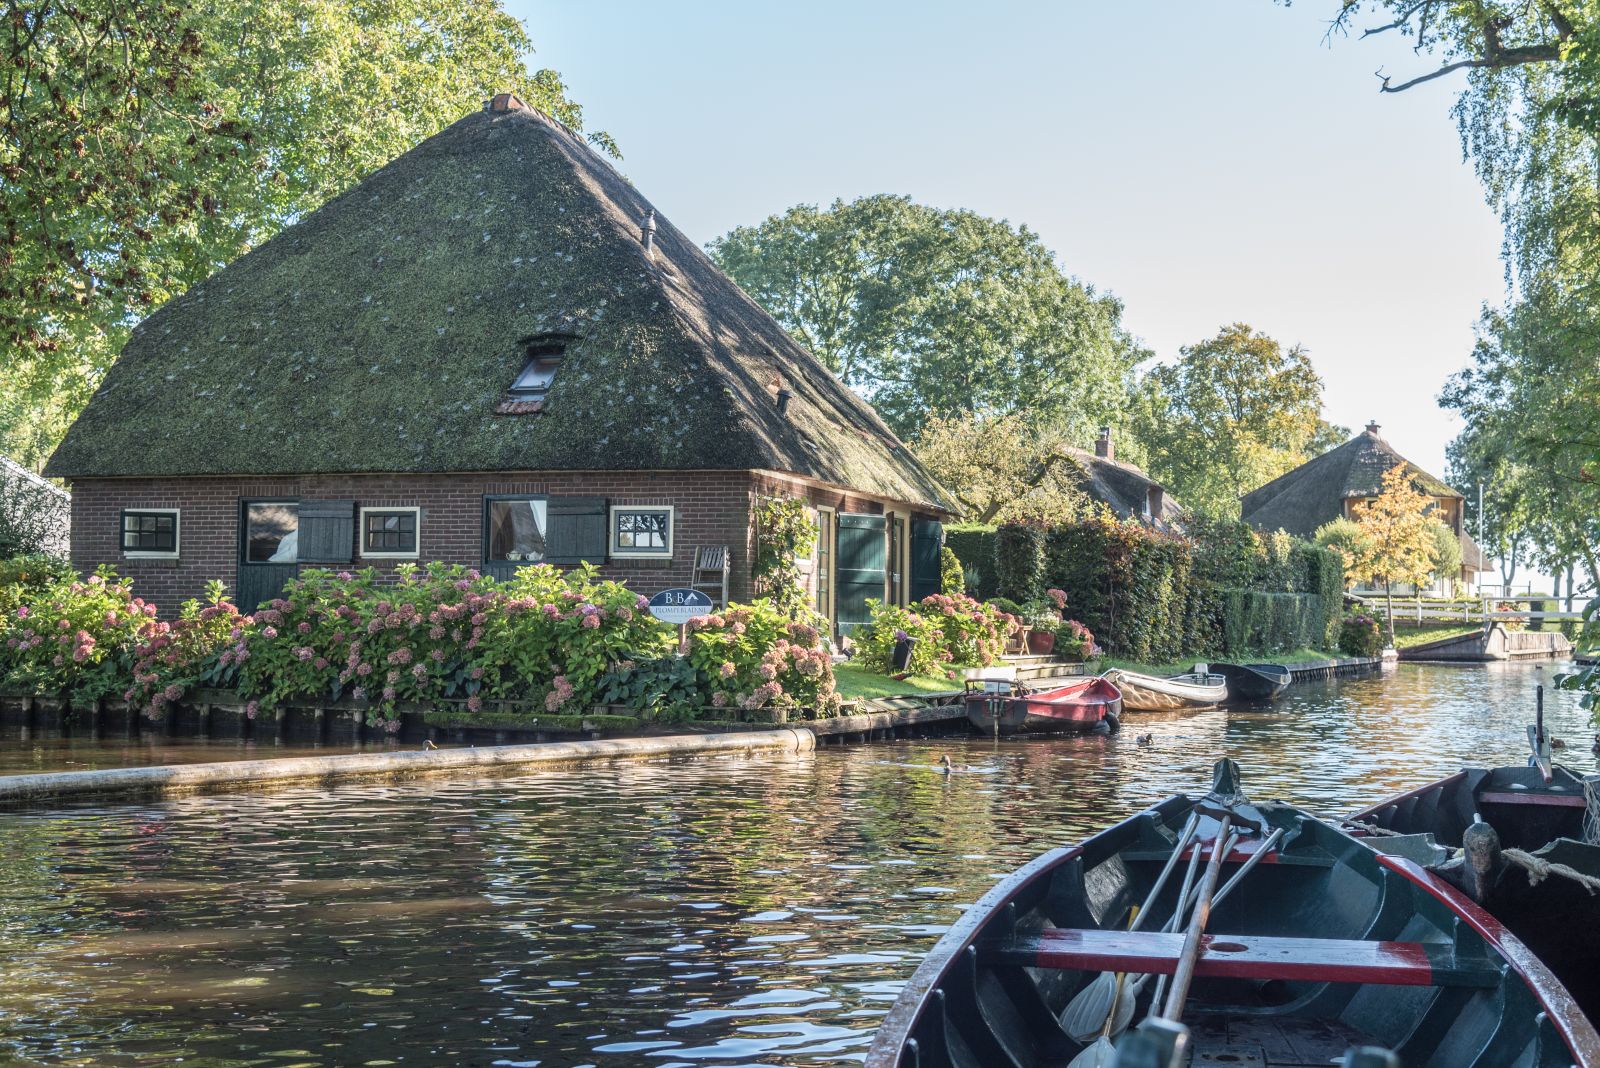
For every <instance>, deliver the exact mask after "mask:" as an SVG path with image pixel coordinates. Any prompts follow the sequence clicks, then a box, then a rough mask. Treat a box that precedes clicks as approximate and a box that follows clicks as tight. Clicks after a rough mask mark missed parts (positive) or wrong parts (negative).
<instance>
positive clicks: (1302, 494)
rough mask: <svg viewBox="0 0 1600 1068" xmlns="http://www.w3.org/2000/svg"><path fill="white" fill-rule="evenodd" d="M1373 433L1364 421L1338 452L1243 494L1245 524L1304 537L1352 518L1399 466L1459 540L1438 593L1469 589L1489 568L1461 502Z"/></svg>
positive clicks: (1374, 425) (1374, 426)
mask: <svg viewBox="0 0 1600 1068" xmlns="http://www.w3.org/2000/svg"><path fill="white" fill-rule="evenodd" d="M1378 430H1379V427H1378V424H1377V423H1368V424H1367V429H1366V431H1365V432H1364V433H1361V434H1357V435H1356V436H1355V437H1353V438H1351V439H1350V440H1349V441H1347V442H1345V443H1344V444H1343V445H1340V446H1339V447H1338V448H1337V449H1334V450H1332V451H1331V452H1325V453H1323V454H1322V455H1321V456H1318V457H1317V458H1316V459H1314V460H1308V461H1306V462H1305V463H1303V464H1301V465H1300V466H1299V467H1297V468H1295V469H1294V470H1293V471H1290V472H1289V473H1288V474H1285V475H1280V476H1278V477H1277V478H1275V479H1273V480H1272V481H1271V482H1268V483H1267V484H1266V485H1265V486H1262V487H1261V488H1260V489H1258V490H1255V491H1253V492H1251V493H1247V494H1245V496H1244V498H1243V500H1242V501H1241V505H1240V507H1241V512H1242V515H1243V518H1244V521H1245V522H1246V523H1249V524H1250V525H1251V526H1254V527H1256V528H1257V529H1258V530H1267V531H1270V530H1287V531H1288V532H1289V533H1290V534H1298V535H1299V536H1301V537H1303V538H1309V537H1311V536H1312V535H1313V534H1315V533H1316V531H1317V528H1318V527H1320V526H1322V525H1323V524H1324V523H1327V522H1329V521H1330V520H1333V519H1337V518H1339V517H1340V516H1344V517H1346V518H1354V515H1353V513H1352V511H1351V509H1352V508H1353V507H1354V506H1355V505H1356V504H1358V503H1359V502H1361V501H1366V500H1371V499H1372V498H1374V497H1376V496H1377V495H1378V492H1379V489H1380V488H1381V485H1382V481H1383V475H1384V472H1386V471H1388V470H1389V469H1390V468H1392V467H1394V466H1395V465H1396V464H1403V465H1404V466H1405V468H1406V469H1407V471H1408V472H1409V473H1410V475H1411V482H1412V484H1413V485H1414V486H1416V487H1417V489H1418V490H1420V491H1422V492H1423V493H1426V494H1428V495H1429V496H1430V497H1432V498H1433V503H1434V508H1435V509H1436V515H1437V516H1438V519H1439V521H1440V522H1441V523H1443V524H1444V525H1445V526H1447V527H1449V528H1450V529H1451V530H1453V531H1454V532H1455V534H1456V537H1458V538H1459V539H1461V572H1460V574H1459V575H1457V576H1454V577H1453V578H1451V579H1448V580H1445V581H1443V582H1441V584H1440V585H1441V587H1443V588H1441V589H1440V590H1439V591H1438V592H1441V593H1446V594H1448V593H1450V592H1452V589H1453V587H1454V586H1455V585H1456V583H1460V584H1462V585H1463V586H1465V587H1466V588H1469V589H1470V588H1471V587H1472V585H1473V584H1474V583H1476V581H1477V576H1478V574H1479V573H1481V572H1484V571H1487V570H1489V562H1488V560H1486V559H1485V558H1484V555H1483V550H1482V549H1480V548H1478V543H1477V542H1476V541H1473V540H1472V537H1471V536H1470V535H1469V534H1468V533H1467V531H1466V528H1465V527H1464V525H1463V523H1462V515H1463V506H1464V504H1465V500H1464V498H1463V497H1462V496H1461V494H1459V493H1457V492H1456V491H1455V490H1453V489H1451V488H1450V487H1449V486H1447V485H1445V484H1444V483H1443V482H1442V481H1440V480H1439V479H1437V478H1435V477H1434V476H1433V475H1430V474H1429V473H1428V472H1426V471H1424V470H1423V469H1422V468H1420V467H1418V466H1417V465H1416V464H1414V463H1412V462H1411V461H1410V460H1407V459H1406V458H1405V457H1404V456H1401V455H1400V454H1399V453H1398V452H1396V451H1395V450H1394V447H1393V446H1392V445H1390V444H1389V443H1388V442H1387V441H1384V440H1383V438H1382V437H1380V436H1379V434H1378Z"/></svg>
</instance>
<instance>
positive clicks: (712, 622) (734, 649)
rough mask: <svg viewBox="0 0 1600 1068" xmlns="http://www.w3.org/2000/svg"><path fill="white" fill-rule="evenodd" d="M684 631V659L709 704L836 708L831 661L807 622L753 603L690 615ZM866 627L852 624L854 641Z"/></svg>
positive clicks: (817, 711)
mask: <svg viewBox="0 0 1600 1068" xmlns="http://www.w3.org/2000/svg"><path fill="white" fill-rule="evenodd" d="M688 630H689V653H688V659H689V661H690V663H691V664H693V666H694V667H695V669H696V670H697V671H699V672H700V673H701V675H702V676H703V677H704V679H705V680H706V683H707V685H708V686H709V687H710V689H711V701H710V703H711V705H712V707H714V708H730V707H737V708H740V709H744V710H753V709H758V708H785V709H801V710H804V711H806V712H809V713H811V714H812V715H815V716H818V717H825V716H832V715H834V714H836V713H837V712H838V710H839V695H838V693H837V692H836V691H835V689H834V680H833V659H832V657H831V656H830V655H829V654H828V650H827V649H826V648H825V647H824V645H823V643H822V635H821V632H820V631H819V630H818V629H817V627H815V626H813V625H812V624H811V623H809V622H805V621H801V620H794V619H790V618H789V617H788V616H787V615H785V614H784V613H783V612H782V611H781V610H779V609H778V608H776V607H775V606H773V605H772V604H771V603H770V602H767V601H756V602H754V603H752V604H747V605H729V606H728V607H727V608H726V609H725V610H723V611H721V612H715V613H712V614H711V615H709V616H701V617H699V618H698V619H692V620H690V621H689V626H688ZM865 630H866V628H865V627H858V628H856V636H857V638H858V639H859V638H860V637H862V636H863V632H864V631H865Z"/></svg>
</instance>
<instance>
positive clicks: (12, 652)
mask: <svg viewBox="0 0 1600 1068" xmlns="http://www.w3.org/2000/svg"><path fill="white" fill-rule="evenodd" d="M14 599H15V600H16V602H17V603H16V607H15V608H13V609H12V610H11V612H10V617H9V619H8V620H7V626H6V629H5V632H4V633H5V641H4V645H3V657H0V667H3V669H4V676H5V680H6V688H7V689H12V690H17V689H20V690H22V691H23V692H27V693H34V694H41V695H47V696H64V697H67V698H68V699H70V700H71V701H72V702H73V703H74V704H90V703H92V702H94V701H97V700H99V699H100V698H102V697H105V696H107V695H110V694H120V693H121V692H122V691H123V690H124V689H125V688H126V686H127V680H128V677H129V672H130V669H131V666H132V654H133V649H134V647H135V645H136V644H137V643H138V641H139V640H140V637H141V635H142V634H143V633H145V632H146V631H147V630H148V629H149V628H151V627H153V626H158V625H159V624H157V623H156V621H155V615H156V607H155V605H151V604H146V603H145V602H144V601H143V600H141V599H139V598H137V597H135V596H134V595H133V586H132V583H131V582H130V581H129V580H128V579H125V578H118V577H117V576H116V575H115V574H113V573H111V571H110V570H109V569H107V568H102V569H101V570H99V571H96V572H95V573H94V574H92V575H90V576H89V577H88V578H86V579H82V580H80V579H79V578H78V577H77V576H75V575H68V576H58V577H56V578H54V579H53V580H52V581H50V582H48V583H46V584H45V585H43V586H38V587H35V588H32V589H31V590H30V591H29V592H27V593H25V594H23V595H22V596H20V597H16V598H14Z"/></svg>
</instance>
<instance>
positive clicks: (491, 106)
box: [484, 93, 528, 112]
mask: <svg viewBox="0 0 1600 1068" xmlns="http://www.w3.org/2000/svg"><path fill="white" fill-rule="evenodd" d="M527 106H528V105H526V104H524V103H523V102H522V101H521V100H520V99H518V97H517V95H516V94H515V93H496V94H495V95H494V96H493V97H492V98H490V100H489V103H488V104H487V105H485V107H484V110H485V111H495V112H504V111H521V110H523V109H524V108H526V107H527Z"/></svg>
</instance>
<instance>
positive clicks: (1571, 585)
mask: <svg viewBox="0 0 1600 1068" xmlns="http://www.w3.org/2000/svg"><path fill="white" fill-rule="evenodd" d="M1575 567H1577V564H1576V563H1569V564H1568V565H1567V611H1569V612H1570V611H1572V596H1573V594H1575V593H1577V592H1578V588H1577V583H1576V582H1575V581H1574V579H1573V575H1572V572H1573V569H1574V568H1575Z"/></svg>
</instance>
